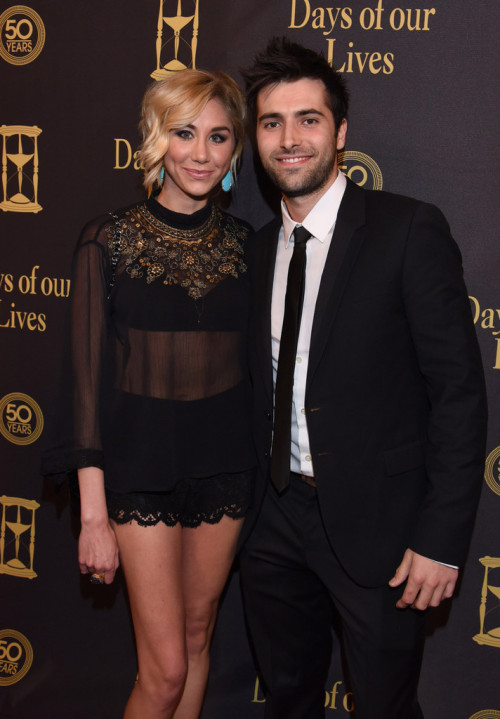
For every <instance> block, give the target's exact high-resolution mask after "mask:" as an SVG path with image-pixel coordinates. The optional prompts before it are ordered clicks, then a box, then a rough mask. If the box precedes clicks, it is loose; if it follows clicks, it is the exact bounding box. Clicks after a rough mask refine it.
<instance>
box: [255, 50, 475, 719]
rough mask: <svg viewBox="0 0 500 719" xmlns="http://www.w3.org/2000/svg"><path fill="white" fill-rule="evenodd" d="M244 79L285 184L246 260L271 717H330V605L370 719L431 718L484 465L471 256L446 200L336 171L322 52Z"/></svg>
mask: <svg viewBox="0 0 500 719" xmlns="http://www.w3.org/2000/svg"><path fill="white" fill-rule="evenodd" d="M245 80H246V83H247V97H248V103H249V110H250V114H251V115H253V117H254V120H255V127H256V140H257V146H258V151H259V155H260V159H261V161H262V165H263V167H264V169H265V170H266V172H267V173H268V174H269V176H270V178H271V179H272V180H273V182H274V183H275V184H276V185H277V186H278V188H279V189H280V190H281V192H282V194H283V202H282V217H281V218H279V219H276V220H275V221H273V222H271V223H270V224H268V225H267V226H266V227H264V228H263V229H262V230H260V231H259V232H258V233H257V234H256V236H255V237H254V239H253V250H252V252H253V256H252V257H251V262H250V266H251V269H252V272H253V273H254V279H255V282H254V285H255V298H254V303H255V305H254V306H255V317H254V322H253V329H252V333H251V336H250V344H251V347H252V349H251V358H250V362H251V372H252V378H253V383H254V392H255V400H254V410H255V436H256V446H257V452H258V459H259V462H260V470H261V471H260V475H261V476H260V478H259V481H258V486H257V492H256V500H255V503H254V509H253V510H251V511H250V514H249V517H248V522H247V525H248V528H250V527H251V526H252V525H253V531H252V533H251V535H250V538H249V539H248V541H247V543H246V545H245V548H244V550H243V553H242V558H241V573H242V583H243V590H244V598H245V607H246V612H247V618H248V623H249V626H250V631H251V634H252V640H253V644H254V648H255V652H256V656H257V660H258V664H259V669H260V670H261V672H262V676H263V684H264V690H265V695H266V700H267V701H266V714H265V716H266V717H268V718H269V717H272V718H273V719H316V718H317V717H324V708H323V705H324V686H325V682H326V679H327V672H328V665H329V660H330V654H331V647H332V645H331V642H332V639H331V629H330V628H331V622H332V611H334V610H335V612H336V613H337V615H338V617H339V618H340V623H341V630H342V631H341V636H342V644H343V650H344V656H345V660H346V665H347V670H348V675H349V681H350V684H351V687H352V690H353V693H354V705H355V711H354V716H355V717H356V719H416V718H418V717H422V716H423V715H422V712H421V710H420V707H419V705H418V702H417V683H418V676H419V670H420V664H421V657H422V649H423V639H424V619H425V612H424V610H426V609H427V608H428V607H435V606H438V605H439V603H440V602H441V601H442V600H444V599H447V598H449V597H451V596H452V593H453V590H454V587H455V583H456V580H457V574H458V567H459V566H460V565H462V564H463V562H464V559H465V556H466V552H467V547H468V543H469V539H470V534H471V531H472V524H473V519H474V514H475V510H476V506H477V501H478V497H479V492H480V487H481V484H482V474H483V466H484V450H485V427H486V403H485V392H484V380H483V373H482V365H481V359H480V355H479V350H478V346H477V341H476V337H475V331H474V327H473V323H472V318H471V312H470V308H469V302H468V298H467V292H466V289H465V286H464V284H463V279H462V267H461V258H460V253H459V250H458V248H457V246H456V244H455V243H454V241H453V240H452V238H451V236H450V232H449V227H448V225H447V223H446V221H445V219H444V218H443V216H442V214H441V213H440V211H439V210H438V209H437V208H435V207H433V206H431V205H428V204H425V203H422V202H418V201H416V200H413V199H410V198H407V197H402V196H397V195H392V194H389V193H385V192H368V191H365V190H363V189H361V188H359V187H358V186H357V185H354V184H353V183H351V182H350V181H349V180H346V178H345V177H344V176H343V175H342V174H341V173H340V172H339V171H338V167H337V152H338V151H339V150H340V149H342V148H343V146H344V142H345V137H346V130H347V119H346V118H347V92H346V89H345V86H344V82H343V80H342V78H341V77H340V76H339V75H338V74H337V73H336V72H335V71H334V70H332V69H331V68H330V67H329V65H328V63H327V62H326V60H324V59H323V58H322V57H321V56H319V55H317V54H316V53H314V52H312V51H311V50H307V49H305V48H303V47H301V46H300V45H296V44H294V43H291V42H289V41H287V40H286V39H274V40H273V41H271V43H270V44H269V45H268V47H267V49H266V51H265V52H264V53H262V54H260V55H258V56H257V57H256V60H255V63H254V65H253V67H252V68H250V69H249V70H247V71H246V73H245ZM297 226H298V228H297ZM302 228H304V229H302ZM308 238H309V239H308ZM304 266H305V269H304ZM285 296H286V297H285ZM257 513H258V517H257V518H256V517H255V515H256V514H257Z"/></svg>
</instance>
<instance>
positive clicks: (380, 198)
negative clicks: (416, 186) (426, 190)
mask: <svg viewBox="0 0 500 719" xmlns="http://www.w3.org/2000/svg"><path fill="white" fill-rule="evenodd" d="M348 188H349V191H350V192H359V193H362V195H363V197H364V199H365V203H366V208H367V210H368V212H369V213H370V212H373V213H380V214H384V215H392V216H397V215H403V216H408V215H414V214H415V213H417V212H423V213H424V214H425V213H429V214H431V215H435V216H438V215H439V216H442V213H441V210H439V208H437V207H436V206H435V205H433V204H431V203H429V202H425V201H424V200H419V199H418V198H416V197H410V196H409V195H401V194H398V193H395V192H388V191H386V190H367V189H364V188H361V187H359V186H357V185H354V187H353V183H352V182H349V183H348Z"/></svg>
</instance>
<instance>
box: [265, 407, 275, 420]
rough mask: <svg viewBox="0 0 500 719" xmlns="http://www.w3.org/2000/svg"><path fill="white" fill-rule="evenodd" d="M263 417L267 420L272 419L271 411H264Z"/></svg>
mask: <svg viewBox="0 0 500 719" xmlns="http://www.w3.org/2000/svg"><path fill="white" fill-rule="evenodd" d="M265 415H266V417H267V419H272V416H273V413H272V412H271V410H269V409H266V411H265Z"/></svg>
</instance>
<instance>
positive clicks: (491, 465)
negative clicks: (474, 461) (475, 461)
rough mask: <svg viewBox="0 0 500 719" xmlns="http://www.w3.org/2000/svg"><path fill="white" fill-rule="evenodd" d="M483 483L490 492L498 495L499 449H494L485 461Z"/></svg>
mask: <svg viewBox="0 0 500 719" xmlns="http://www.w3.org/2000/svg"><path fill="white" fill-rule="evenodd" d="M484 481H485V482H486V484H487V485H488V487H489V488H490V489H491V491H492V492H495V494H498V495H500V447H495V449H494V450H493V451H492V452H490V453H489V455H488V457H487V459H486V465H485V468H484Z"/></svg>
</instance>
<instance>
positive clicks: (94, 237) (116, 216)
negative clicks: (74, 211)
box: [78, 201, 143, 247]
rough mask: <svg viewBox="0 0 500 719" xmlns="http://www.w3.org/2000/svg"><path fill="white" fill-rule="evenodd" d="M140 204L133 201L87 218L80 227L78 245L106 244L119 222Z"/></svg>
mask: <svg viewBox="0 0 500 719" xmlns="http://www.w3.org/2000/svg"><path fill="white" fill-rule="evenodd" d="M142 204H143V201H141V202H133V203H131V204H129V205H125V206H124V207H120V208H118V209H115V210H110V211H109V212H106V213H103V214H101V215H97V217H93V218H92V219H91V220H88V222H86V223H85V225H84V226H83V228H82V231H81V233H80V240H79V243H78V245H79V246H80V247H81V246H83V245H85V244H87V243H95V244H98V245H101V246H103V247H104V246H107V245H108V242H109V239H110V238H111V237H112V236H113V234H114V233H115V232H116V230H117V229H118V228H119V226H120V223H121V222H122V221H123V220H125V219H126V218H127V217H128V216H129V215H130V214H131V212H133V210H134V209H136V208H137V207H139V206H141V205H142Z"/></svg>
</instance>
